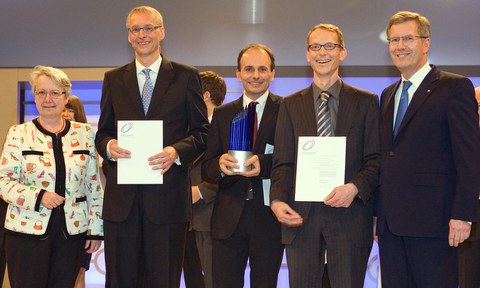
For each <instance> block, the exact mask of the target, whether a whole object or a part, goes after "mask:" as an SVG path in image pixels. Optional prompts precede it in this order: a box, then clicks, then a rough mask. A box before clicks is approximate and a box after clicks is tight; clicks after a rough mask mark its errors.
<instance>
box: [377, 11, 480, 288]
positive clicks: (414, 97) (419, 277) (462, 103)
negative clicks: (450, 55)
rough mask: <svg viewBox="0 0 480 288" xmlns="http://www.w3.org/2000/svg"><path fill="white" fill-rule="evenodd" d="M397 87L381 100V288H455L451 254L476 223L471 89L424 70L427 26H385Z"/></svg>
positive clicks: (477, 140)
mask: <svg viewBox="0 0 480 288" xmlns="http://www.w3.org/2000/svg"><path fill="white" fill-rule="evenodd" d="M387 37H388V40H389V45H388V50H389V53H390V56H391V58H392V62H393V64H394V65H395V66H396V67H397V69H398V70H399V71H400V73H401V80H399V81H397V82H396V83H394V84H393V85H391V86H389V87H387V88H386V89H385V90H384V91H383V92H382V97H381V104H380V109H381V110H380V111H381V112H380V113H381V114H380V115H381V117H380V142H381V155H382V156H381V163H382V165H381V168H380V186H379V193H378V201H376V202H377V203H378V208H377V215H378V218H377V230H376V231H377V235H378V241H379V242H378V243H379V248H380V259H381V266H382V284H383V287H389V288H391V287H392V288H395V287H399V288H404V287H452V288H453V287H458V264H457V263H458V249H457V248H456V247H457V246H458V245H459V243H462V242H463V241H464V240H465V239H467V238H468V237H469V234H470V227H471V222H472V221H476V220H477V218H476V212H477V202H478V191H479V187H480V177H479V175H480V165H479V164H478V163H480V152H479V151H480V150H479V149H478V147H479V146H480V130H479V127H478V114H477V103H476V101H475V94H474V88H473V85H472V82H471V81H470V80H469V79H467V78H465V77H463V76H460V75H456V74H452V73H447V72H444V71H440V70H439V69H438V68H437V67H435V66H433V65H430V64H429V61H428V52H429V48H430V24H429V21H428V19H427V18H425V17H424V16H422V15H420V14H418V13H413V12H408V11H402V12H398V13H396V14H395V15H393V16H392V17H391V18H390V22H389V24H388V26H387Z"/></svg>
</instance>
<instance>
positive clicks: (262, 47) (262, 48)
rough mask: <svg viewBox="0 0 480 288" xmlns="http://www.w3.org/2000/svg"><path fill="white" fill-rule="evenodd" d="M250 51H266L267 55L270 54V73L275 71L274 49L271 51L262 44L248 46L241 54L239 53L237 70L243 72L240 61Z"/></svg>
mask: <svg viewBox="0 0 480 288" xmlns="http://www.w3.org/2000/svg"><path fill="white" fill-rule="evenodd" d="M249 49H258V50H261V51H264V52H265V53H267V54H268V57H270V71H273V70H275V55H273V52H272V49H270V48H269V47H268V46H266V45H263V44H260V43H252V44H249V45H247V46H246V47H245V48H243V49H242V50H241V51H240V53H238V57H237V70H238V71H240V70H242V67H241V65H240V61H241V60H242V56H243V54H245V52H247V50H249Z"/></svg>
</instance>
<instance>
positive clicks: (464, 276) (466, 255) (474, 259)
mask: <svg viewBox="0 0 480 288" xmlns="http://www.w3.org/2000/svg"><path fill="white" fill-rule="evenodd" d="M479 206H480V201H479ZM478 219H480V207H479V209H478V212H477V222H476V223H473V224H472V232H470V237H469V238H468V239H467V240H466V241H465V242H463V243H462V244H460V246H459V249H460V251H459V252H460V253H459V261H458V262H459V265H458V269H459V276H460V277H459V278H460V282H459V283H460V286H459V287H460V288H478V287H480V227H479V225H480V223H479V222H478Z"/></svg>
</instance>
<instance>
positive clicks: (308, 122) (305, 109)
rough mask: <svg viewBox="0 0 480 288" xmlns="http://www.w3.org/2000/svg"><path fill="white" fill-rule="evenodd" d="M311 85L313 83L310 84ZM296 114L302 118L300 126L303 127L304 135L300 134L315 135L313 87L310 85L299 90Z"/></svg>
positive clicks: (315, 121) (315, 120)
mask: <svg viewBox="0 0 480 288" xmlns="http://www.w3.org/2000/svg"><path fill="white" fill-rule="evenodd" d="M312 85H313V84H312ZM296 108H297V109H298V115H300V117H301V119H302V122H303V123H302V125H301V127H304V129H305V130H303V131H305V133H301V134H305V135H300V136H317V119H316V116H315V105H314V103H313V89H312V86H310V87H309V88H307V89H305V90H303V91H302V92H301V97H299V105H298V107H296Z"/></svg>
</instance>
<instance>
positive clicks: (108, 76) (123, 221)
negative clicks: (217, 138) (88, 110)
mask: <svg viewBox="0 0 480 288" xmlns="http://www.w3.org/2000/svg"><path fill="white" fill-rule="evenodd" d="M100 105H101V114H100V119H99V125H98V132H97V136H96V139H95V142H96V147H97V149H98V151H99V153H100V155H101V156H102V157H103V158H104V159H107V152H106V149H107V144H108V142H109V141H110V140H112V139H116V138H117V121H118V120H163V145H164V147H166V146H172V147H173V148H175V150H176V152H177V154H178V156H179V160H180V162H181V165H177V164H176V163H174V164H173V165H172V166H171V167H170V170H169V171H168V172H167V173H165V174H164V175H163V184H162V185H120V184H117V163H116V162H115V161H109V162H108V164H109V167H110V169H109V173H108V175H107V182H106V187H105V198H104V206H103V219H104V220H105V253H106V264H107V277H109V275H110V276H111V275H115V276H114V278H113V279H111V280H112V283H111V285H112V286H113V287H137V285H139V284H138V283H131V282H132V281H136V280H137V279H140V278H142V277H143V276H144V275H143V270H141V269H142V268H145V270H146V274H145V277H147V279H150V280H151V281H148V280H147V282H148V285H150V286H152V287H158V285H160V286H161V287H176V286H178V285H177V284H178V283H177V282H179V281H180V273H181V269H182V260H183V259H182V257H179V256H178V255H183V249H184V243H185V235H186V234H185V232H186V223H187V222H188V221H190V219H191V203H192V202H191V192H190V180H189V172H188V167H189V164H190V163H191V162H193V161H194V160H195V159H196V158H197V157H198V156H199V155H200V154H201V153H202V151H203V150H204V148H205V138H206V133H207V129H208V119H207V111H206V107H205V103H204V101H203V99H202V93H201V86H200V78H199V76H198V72H197V71H196V70H195V69H194V68H192V67H189V66H186V65H183V64H179V63H176V62H171V61H169V60H168V59H167V58H166V57H164V56H163V60H162V63H161V66H160V70H159V74H158V77H157V80H156V83H155V87H154V91H153V95H152V100H151V103H150V106H149V109H148V111H147V115H145V114H144V112H143V106H142V102H141V97H140V91H139V88H138V81H137V71H136V67H135V62H132V63H130V64H127V65H125V66H123V67H119V68H116V69H114V70H111V71H108V72H107V73H105V79H104V82H103V89H102V100H101V104H100ZM152 133H156V132H155V131H152ZM162 149H163V147H158V151H156V153H158V152H161V151H162ZM119 227H120V228H119ZM139 227H141V228H139ZM132 229H133V230H135V231H137V232H136V233H139V234H140V235H138V234H136V233H134V231H133V230H132ZM159 229H164V231H163V232H162V233H160V235H156V233H158V231H160V230H159ZM109 232H110V233H109ZM157 236H158V237H161V239H159V241H153V240H152V239H150V237H152V238H155V237H157ZM154 242H155V243H154ZM130 247H136V248H130ZM136 249H138V250H136ZM164 249H167V250H168V249H170V250H168V251H165V250H164ZM142 262H143V263H142ZM125 270H126V271H125ZM168 271H169V272H168ZM153 282H154V283H153ZM129 285H131V286H129Z"/></svg>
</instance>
